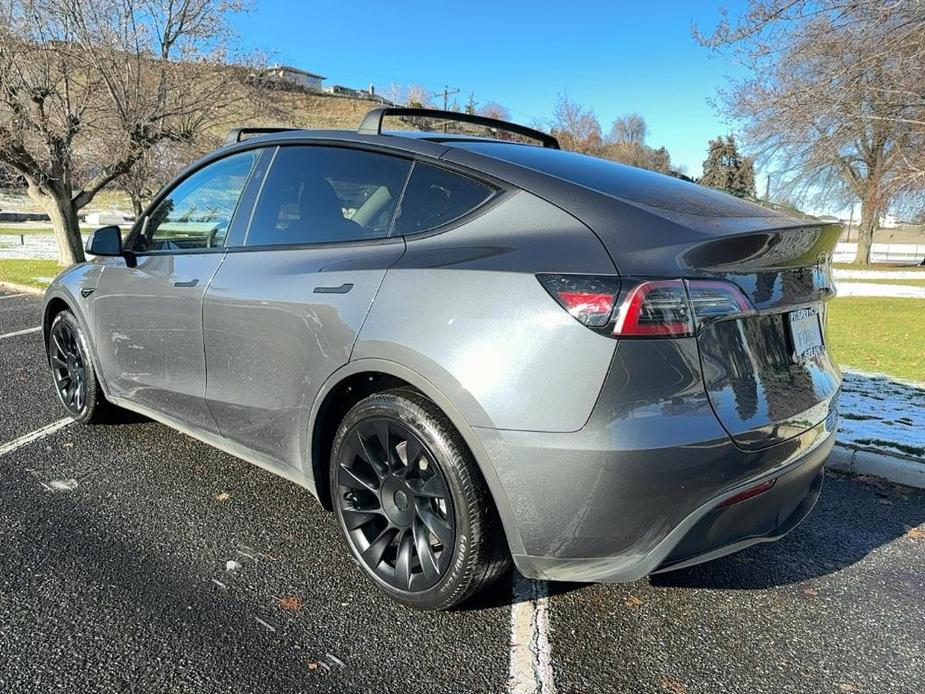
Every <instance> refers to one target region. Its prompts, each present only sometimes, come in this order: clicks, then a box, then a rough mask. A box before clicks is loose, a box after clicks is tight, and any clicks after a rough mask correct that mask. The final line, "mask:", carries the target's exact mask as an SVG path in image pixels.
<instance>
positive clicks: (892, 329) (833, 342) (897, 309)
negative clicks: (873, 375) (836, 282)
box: [828, 296, 925, 381]
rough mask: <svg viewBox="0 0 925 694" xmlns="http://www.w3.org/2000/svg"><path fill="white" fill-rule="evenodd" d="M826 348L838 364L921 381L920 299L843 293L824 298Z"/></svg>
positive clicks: (924, 347) (924, 361)
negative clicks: (826, 304) (826, 330)
mask: <svg viewBox="0 0 925 694" xmlns="http://www.w3.org/2000/svg"><path fill="white" fill-rule="evenodd" d="M828 336H829V348H830V350H831V352H832V355H833V357H834V358H835V361H836V362H838V363H839V364H841V365H842V366H848V367H852V366H853V367H855V368H857V369H861V370H862V371H874V372H878V373H885V374H889V375H891V376H896V377H898V378H904V379H907V380H911V381H925V301H922V300H921V299H892V298H880V297H862V296H846V297H842V298H837V299H835V300H833V301H831V302H829V325H828Z"/></svg>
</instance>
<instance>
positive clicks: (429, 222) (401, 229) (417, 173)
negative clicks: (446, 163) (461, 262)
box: [395, 162, 494, 235]
mask: <svg viewBox="0 0 925 694" xmlns="http://www.w3.org/2000/svg"><path fill="white" fill-rule="evenodd" d="M493 192H494V191H493V189H491V188H489V187H488V186H486V185H483V184H482V183H478V182H477V181H473V180H472V179H471V178H467V177H466V176H461V175H459V174H456V173H453V172H452V171H447V170H445V169H441V168H439V167H436V166H430V165H429V164H422V163H420V162H418V163H416V164H415V165H414V171H412V172H411V179H410V180H409V181H408V187H407V189H406V190H405V195H404V197H402V200H401V209H400V210H399V213H398V218H397V219H396V220H395V233H396V234H398V235H406V234H416V233H419V232H422V231H427V230H429V229H434V228H436V227H438V226H441V225H443V224H447V223H449V222H452V221H453V220H454V219H459V218H460V217H462V216H463V215H464V214H466V213H467V212H470V211H472V210H474V209H475V208H476V207H478V206H479V205H481V204H482V203H483V202H485V201H486V200H487V199H488V198H489V197H491V194H492V193H493Z"/></svg>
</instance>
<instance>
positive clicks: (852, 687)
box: [838, 682, 861, 692]
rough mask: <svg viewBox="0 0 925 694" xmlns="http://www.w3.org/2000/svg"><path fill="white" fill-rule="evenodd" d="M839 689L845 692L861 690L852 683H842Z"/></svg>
mask: <svg viewBox="0 0 925 694" xmlns="http://www.w3.org/2000/svg"><path fill="white" fill-rule="evenodd" d="M838 688H839V689H840V690H841V691H843V692H859V691H861V690H860V689H858V688H857V686H856V685H853V684H851V682H840V683H839V685H838Z"/></svg>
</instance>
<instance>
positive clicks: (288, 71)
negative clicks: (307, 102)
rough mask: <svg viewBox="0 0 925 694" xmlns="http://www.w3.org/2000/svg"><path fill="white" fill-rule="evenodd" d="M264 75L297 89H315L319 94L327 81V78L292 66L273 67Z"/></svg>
mask: <svg viewBox="0 0 925 694" xmlns="http://www.w3.org/2000/svg"><path fill="white" fill-rule="evenodd" d="M264 74H265V75H266V76H267V77H269V78H270V79H274V80H278V81H280V82H285V83H286V84H292V85H295V86H297V87H304V88H305V89H315V90H317V91H319V92H320V91H322V90H323V89H324V86H323V85H322V82H324V80H326V79H327V77H324V76H323V75H319V74H317V73H314V72H308V71H307V70H300V69H299V68H297V67H292V66H291V65H271V66H270V67H268V68H267V69H266V70H265V72H264Z"/></svg>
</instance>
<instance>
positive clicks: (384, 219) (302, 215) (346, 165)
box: [246, 146, 411, 246]
mask: <svg viewBox="0 0 925 694" xmlns="http://www.w3.org/2000/svg"><path fill="white" fill-rule="evenodd" d="M410 168H411V163H410V162H409V161H407V160H405V159H399V158H397V157H393V156H389V155H387V154H379V153H376V152H366V151H361V150H354V149H345V148H340V147H322V146H316V147H311V146H290V147H281V148H280V149H279V150H278V152H277V153H276V157H275V159H274V160H273V164H272V165H271V167H270V171H269V173H268V174H267V177H266V179H265V180H264V183H263V190H262V191H261V193H260V199H259V200H258V201H257V205H256V207H255V208H254V215H253V218H252V220H251V225H250V231H249V232H248V235H247V241H246V245H247V246H280V245H290V244H308V243H332V242H337V241H358V240H363V239H377V238H383V237H385V236H388V234H389V228H390V226H391V223H392V216H393V214H394V212H395V206H396V204H397V202H398V197H399V195H400V194H401V190H402V187H403V186H404V184H405V179H406V178H407V176H408V171H409V170H410Z"/></svg>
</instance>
